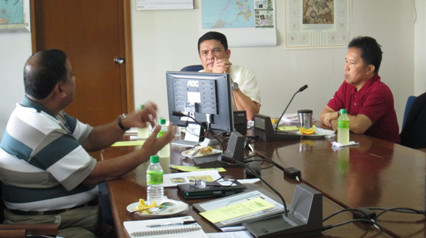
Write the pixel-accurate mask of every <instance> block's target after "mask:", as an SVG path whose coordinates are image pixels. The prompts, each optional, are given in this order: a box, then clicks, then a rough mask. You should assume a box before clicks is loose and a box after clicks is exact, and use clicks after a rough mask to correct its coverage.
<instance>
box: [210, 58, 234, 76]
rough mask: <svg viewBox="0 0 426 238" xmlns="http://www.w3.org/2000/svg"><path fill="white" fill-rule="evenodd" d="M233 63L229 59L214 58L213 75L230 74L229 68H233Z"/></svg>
mask: <svg viewBox="0 0 426 238" xmlns="http://www.w3.org/2000/svg"><path fill="white" fill-rule="evenodd" d="M231 65H232V63H231V62H230V61H229V60H228V59H218V58H214V62H213V68H212V72H213V73H221V74H222V73H229V68H230V67H231Z"/></svg>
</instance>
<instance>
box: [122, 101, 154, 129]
mask: <svg viewBox="0 0 426 238" xmlns="http://www.w3.org/2000/svg"><path fill="white" fill-rule="evenodd" d="M155 118H157V104H155V103H153V102H147V103H145V104H144V108H143V109H142V110H137V111H134V112H131V113H129V114H128V115H127V117H126V118H124V119H122V124H123V126H125V127H127V128H130V127H138V128H145V127H147V122H148V123H150V124H151V126H152V127H154V126H155Z"/></svg>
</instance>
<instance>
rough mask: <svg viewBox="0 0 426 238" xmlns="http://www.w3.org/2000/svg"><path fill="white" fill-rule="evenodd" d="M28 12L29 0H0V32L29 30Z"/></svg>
mask: <svg viewBox="0 0 426 238" xmlns="http://www.w3.org/2000/svg"><path fill="white" fill-rule="evenodd" d="M29 13H30V11H29V0H13V1H12V0H0V32H3V31H6V32H14V31H17V32H22V31H23V32H29V31H30V21H29V19H30V14H29Z"/></svg>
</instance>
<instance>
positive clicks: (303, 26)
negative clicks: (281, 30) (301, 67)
mask: <svg viewBox="0 0 426 238" xmlns="http://www.w3.org/2000/svg"><path fill="white" fill-rule="evenodd" d="M351 5H352V1H351V0H286V6H285V8H286V36H285V39H286V47H287V48H321V47H346V45H347V43H348V41H349V40H350V37H351Z"/></svg>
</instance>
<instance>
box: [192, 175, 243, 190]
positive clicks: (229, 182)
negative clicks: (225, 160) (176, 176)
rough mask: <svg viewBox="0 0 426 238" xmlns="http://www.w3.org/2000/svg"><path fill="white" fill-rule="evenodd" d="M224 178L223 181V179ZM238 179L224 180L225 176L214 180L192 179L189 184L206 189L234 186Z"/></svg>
mask: <svg viewBox="0 0 426 238" xmlns="http://www.w3.org/2000/svg"><path fill="white" fill-rule="evenodd" d="M221 180H222V181H221ZM235 181H236V180H223V177H222V176H221V177H220V178H218V179H216V180H215V181H213V182H206V181H205V180H203V179H190V180H189V184H190V185H191V186H194V187H195V188H199V189H204V188H206V187H208V186H209V187H230V186H233V185H234V184H236V183H235Z"/></svg>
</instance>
